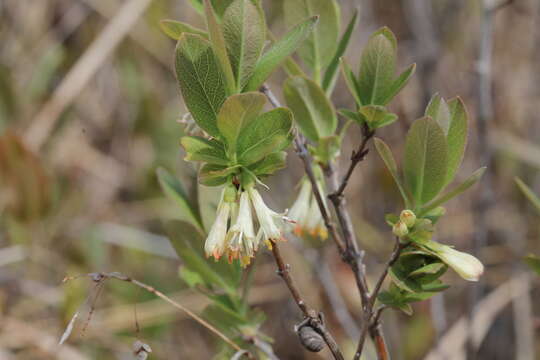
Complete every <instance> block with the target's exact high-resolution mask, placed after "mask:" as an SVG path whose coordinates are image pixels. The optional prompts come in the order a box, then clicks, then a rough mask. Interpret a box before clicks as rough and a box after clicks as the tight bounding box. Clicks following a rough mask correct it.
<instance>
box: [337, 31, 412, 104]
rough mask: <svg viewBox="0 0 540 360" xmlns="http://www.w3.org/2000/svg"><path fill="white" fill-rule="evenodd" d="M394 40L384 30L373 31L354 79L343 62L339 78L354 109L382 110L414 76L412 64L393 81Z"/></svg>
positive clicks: (395, 47) (395, 53)
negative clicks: (362, 107) (343, 83)
mask: <svg viewBox="0 0 540 360" xmlns="http://www.w3.org/2000/svg"><path fill="white" fill-rule="evenodd" d="M396 59H397V40H396V37H395V36H394V34H393V33H392V31H390V29H388V28H387V27H383V28H381V29H379V30H377V31H376V32H375V33H373V35H371V37H370V38H369V41H368V43H367V45H366V47H365V48H364V51H363V53H362V57H361V59H360V71H359V74H358V77H356V76H355V75H354V73H353V71H352V70H351V69H350V67H349V66H348V65H347V63H346V62H345V61H342V69H343V75H344V77H345V81H346V83H347V86H348V87H349V90H350V92H351V94H352V95H353V97H354V99H355V101H356V103H357V105H358V106H359V107H360V106H363V105H381V106H384V105H386V104H388V103H389V102H390V100H392V98H393V97H394V96H396V94H397V93H398V92H399V91H400V90H401V89H402V88H403V87H404V86H405V85H406V84H407V82H408V80H409V78H410V77H411V76H412V74H413V73H414V70H415V68H416V65H415V64H412V65H410V66H409V67H408V68H407V69H406V70H405V71H404V72H403V73H401V74H400V75H399V76H398V77H395V73H396V62H397V60H396Z"/></svg>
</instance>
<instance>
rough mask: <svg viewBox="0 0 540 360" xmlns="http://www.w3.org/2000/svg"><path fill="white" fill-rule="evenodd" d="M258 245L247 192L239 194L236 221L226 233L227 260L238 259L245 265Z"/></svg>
mask: <svg viewBox="0 0 540 360" xmlns="http://www.w3.org/2000/svg"><path fill="white" fill-rule="evenodd" d="M258 247H259V241H258V239H257V238H256V237H255V230H254V228H253V217H252V215H251V204H250V201H249V195H248V193H247V192H245V191H242V193H241V194H240V207H239V210H238V215H237V216H236V222H235V223H234V225H233V226H232V227H231V228H230V229H229V232H228V233H227V253H228V256H229V262H232V261H233V260H234V259H240V263H241V264H242V266H247V265H249V263H250V262H251V258H252V257H253V256H254V255H255V252H256V251H257V249H258Z"/></svg>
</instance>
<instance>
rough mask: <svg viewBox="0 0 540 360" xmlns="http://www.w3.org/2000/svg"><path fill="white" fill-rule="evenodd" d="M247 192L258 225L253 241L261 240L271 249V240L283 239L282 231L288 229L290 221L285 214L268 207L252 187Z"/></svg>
mask: <svg viewBox="0 0 540 360" xmlns="http://www.w3.org/2000/svg"><path fill="white" fill-rule="evenodd" d="M248 194H249V198H250V200H251V202H252V204H253V207H254V208H255V213H256V214H257V220H259V226H260V227H259V231H258V233H257V238H256V240H255V241H256V243H257V244H258V243H259V242H260V241H261V240H263V241H264V242H265V243H266V245H267V246H268V248H269V249H271V248H272V242H275V241H278V240H283V235H282V232H283V231H286V230H288V228H289V227H290V223H291V222H292V221H291V220H290V219H288V218H287V217H286V216H285V214H278V213H276V212H275V211H273V210H271V209H270V208H268V207H267V206H266V204H265V203H264V201H263V199H262V197H261V195H260V194H259V193H258V192H257V190H255V189H254V188H253V187H250V188H248Z"/></svg>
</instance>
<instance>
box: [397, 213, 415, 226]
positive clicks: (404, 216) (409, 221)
mask: <svg viewBox="0 0 540 360" xmlns="http://www.w3.org/2000/svg"><path fill="white" fill-rule="evenodd" d="M399 220H401V222H403V223H404V224H405V225H406V226H407V227H408V228H412V227H413V226H414V224H415V222H416V215H414V213H413V212H412V211H411V210H403V211H402V212H401V214H400V215H399Z"/></svg>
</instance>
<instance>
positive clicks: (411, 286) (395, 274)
mask: <svg viewBox="0 0 540 360" xmlns="http://www.w3.org/2000/svg"><path fill="white" fill-rule="evenodd" d="M388 275H390V277H391V278H392V281H393V282H394V284H396V286H397V287H399V288H400V289H401V290H405V291H409V292H417V291H421V290H422V288H421V287H420V285H418V284H417V283H416V281H414V280H412V279H409V278H408V277H407V273H405V272H404V271H403V270H402V269H400V267H399V266H395V265H394V266H392V267H390V269H389V270H388Z"/></svg>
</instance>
